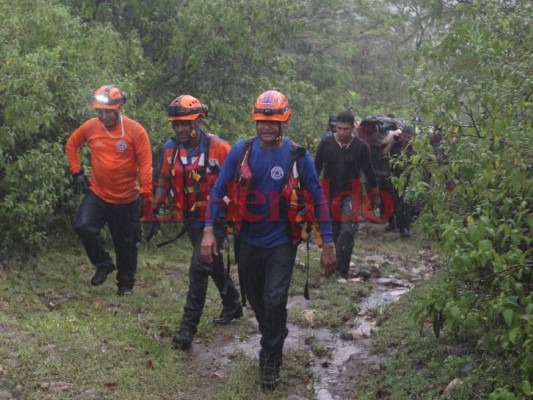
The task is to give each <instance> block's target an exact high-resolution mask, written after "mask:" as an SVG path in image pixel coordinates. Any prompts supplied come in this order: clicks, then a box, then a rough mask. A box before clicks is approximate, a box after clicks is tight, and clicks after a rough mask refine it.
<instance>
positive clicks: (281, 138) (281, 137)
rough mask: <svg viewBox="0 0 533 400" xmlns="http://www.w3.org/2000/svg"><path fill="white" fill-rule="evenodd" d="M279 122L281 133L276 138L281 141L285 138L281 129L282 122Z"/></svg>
mask: <svg viewBox="0 0 533 400" xmlns="http://www.w3.org/2000/svg"><path fill="white" fill-rule="evenodd" d="M278 124H279V135H278V137H277V138H276V142H279V141H281V140H283V131H282V129H281V122H278Z"/></svg>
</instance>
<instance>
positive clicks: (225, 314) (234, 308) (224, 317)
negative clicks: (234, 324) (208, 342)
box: [213, 303, 243, 325]
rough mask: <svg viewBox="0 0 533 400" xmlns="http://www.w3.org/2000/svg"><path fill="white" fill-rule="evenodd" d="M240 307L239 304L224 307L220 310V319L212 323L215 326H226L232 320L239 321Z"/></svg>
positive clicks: (240, 315)
mask: <svg viewBox="0 0 533 400" xmlns="http://www.w3.org/2000/svg"><path fill="white" fill-rule="evenodd" d="M242 315H243V314H242V306H241V303H235V304H233V305H231V306H226V307H224V308H223V309H222V313H221V314H220V317H218V318H215V319H214V320H213V323H214V324H216V325H227V324H229V323H230V322H231V321H233V320H234V319H239V318H241V317H242Z"/></svg>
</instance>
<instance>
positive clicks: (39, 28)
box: [0, 0, 146, 256]
mask: <svg viewBox="0 0 533 400" xmlns="http://www.w3.org/2000/svg"><path fill="white" fill-rule="evenodd" d="M0 39H1V40H0V76H1V77H2V78H1V83H0V198H1V199H2V202H1V205H0V216H1V217H2V220H1V222H0V226H1V228H2V236H0V256H4V255H6V254H7V253H10V252H11V251H12V250H14V249H15V248H16V247H18V246H14V245H20V246H22V248H23V249H24V250H25V251H26V250H29V249H32V248H34V247H35V245H38V244H42V243H43V242H44V240H45V238H46V234H47V232H49V231H50V230H52V229H54V228H57V227H64V223H61V224H57V223H58V221H59V220H61V221H63V220H64V219H66V215H58V216H57V217H56V214H60V213H61V212H62V211H64V210H69V209H70V206H71V205H72V203H71V201H72V198H71V197H70V196H71V195H70V192H68V191H67V186H68V179H67V177H68V169H67V168H66V162H65V156H64V150H63V145H62V144H63V142H64V140H65V138H66V136H67V135H68V134H70V133H71V132H72V131H73V130H74V129H75V128H76V127H77V126H78V125H80V124H81V122H83V121H84V120H85V119H87V118H88V117H89V116H92V115H94V112H93V110H91V109H90V105H89V104H90V103H89V100H90V96H91V94H92V92H93V91H94V90H95V89H96V88H98V87H99V86H100V85H102V82H106V83H107V82H112V83H115V84H117V85H121V84H123V86H122V87H124V89H125V90H126V91H128V86H130V85H131V86H133V85H132V84H133V83H134V82H135V80H136V79H137V72H136V71H137V70H142V69H146V68H140V66H141V65H142V64H143V62H144V61H143V58H142V49H141V47H140V45H139V44H138V42H137V41H136V39H135V37H134V36H132V37H131V38H130V40H129V41H128V42H127V43H125V42H123V41H121V39H120V37H119V35H118V34H117V33H116V32H114V31H113V29H112V28H111V27H110V26H108V25H100V26H94V27H92V28H91V29H90V30H89V29H87V27H86V26H85V25H84V24H82V23H81V21H80V20H79V19H76V18H73V17H72V16H71V15H70V14H69V12H68V9H66V8H65V7H63V6H59V5H57V4H56V3H54V2H53V1H44V0H35V1H28V0H21V1H17V2H0Z"/></svg>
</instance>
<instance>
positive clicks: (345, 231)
mask: <svg viewBox="0 0 533 400" xmlns="http://www.w3.org/2000/svg"><path fill="white" fill-rule="evenodd" d="M341 205H342V215H343V216H344V217H346V219H347V220H346V221H338V220H335V219H333V222H332V227H333V241H334V242H335V253H336V255H337V276H338V277H340V278H346V279H347V278H348V272H349V270H350V261H351V260H352V252H353V246H354V243H355V235H356V234H357V232H358V231H359V223H358V222H356V221H354V220H353V218H351V216H352V199H351V198H350V196H346V197H343V198H342V201H341Z"/></svg>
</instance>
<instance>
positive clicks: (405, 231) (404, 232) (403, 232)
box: [400, 228, 411, 238]
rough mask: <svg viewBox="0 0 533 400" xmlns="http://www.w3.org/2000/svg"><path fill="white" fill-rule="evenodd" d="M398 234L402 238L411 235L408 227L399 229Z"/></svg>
mask: <svg viewBox="0 0 533 400" xmlns="http://www.w3.org/2000/svg"><path fill="white" fill-rule="evenodd" d="M400 236H401V237H403V238H409V237H411V230H410V229H409V228H402V229H401V230H400Z"/></svg>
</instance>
